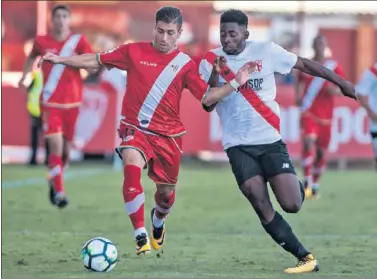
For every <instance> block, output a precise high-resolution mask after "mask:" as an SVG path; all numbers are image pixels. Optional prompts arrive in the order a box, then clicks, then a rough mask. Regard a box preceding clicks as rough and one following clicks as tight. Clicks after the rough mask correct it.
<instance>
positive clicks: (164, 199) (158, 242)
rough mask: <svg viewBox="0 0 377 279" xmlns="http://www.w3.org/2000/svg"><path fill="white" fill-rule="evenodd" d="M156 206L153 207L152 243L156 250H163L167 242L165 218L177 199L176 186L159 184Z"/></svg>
mask: <svg viewBox="0 0 377 279" xmlns="http://www.w3.org/2000/svg"><path fill="white" fill-rule="evenodd" d="M154 197H155V202H156V206H155V208H154V209H152V212H151V219H152V233H151V244H152V248H153V249H154V250H157V251H158V250H161V249H162V247H163V245H164V244H165V242H166V228H165V219H166V217H167V215H168V214H169V213H170V211H171V208H172V207H173V205H174V201H175V188H174V186H173V185H163V184H162V185H161V184H160V185H157V191H156V193H155V196H154Z"/></svg>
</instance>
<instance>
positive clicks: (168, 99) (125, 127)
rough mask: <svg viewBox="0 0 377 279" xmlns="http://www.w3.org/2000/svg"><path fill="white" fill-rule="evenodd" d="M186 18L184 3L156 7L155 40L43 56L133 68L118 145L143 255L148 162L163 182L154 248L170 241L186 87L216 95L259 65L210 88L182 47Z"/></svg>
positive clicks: (224, 92) (230, 88)
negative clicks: (168, 225) (168, 229)
mask: <svg viewBox="0 0 377 279" xmlns="http://www.w3.org/2000/svg"><path fill="white" fill-rule="evenodd" d="M182 21H183V19H182V15H181V11H180V10H179V9H178V8H175V7H163V8H161V9H159V10H158V11H157V12H156V16H155V27H154V30H153V42H142V43H132V44H126V45H122V46H120V47H119V48H116V49H113V50H110V51H107V52H104V53H101V54H84V55H79V56H73V57H68V58H63V57H58V56H56V55H54V54H47V55H45V56H44V57H43V59H44V60H49V61H52V62H53V63H57V64H63V65H69V66H73V67H80V68H94V67H98V66H105V67H108V68H111V67H116V68H119V69H121V70H127V90H126V91H127V92H126V94H125V96H124V99H123V107H122V116H121V123H120V127H119V136H120V138H121V140H122V141H121V144H120V146H119V147H118V148H117V149H116V151H117V152H118V154H119V155H120V156H121V157H122V160H123V164H124V182H123V198H124V202H125V204H126V211H127V212H128V215H129V217H130V219H131V222H132V224H133V227H134V230H135V234H134V235H135V240H136V254H137V255H140V254H146V253H149V252H150V250H151V248H150V244H149V237H148V234H147V231H146V229H145V226H144V200H145V197H144V191H143V187H142V185H141V171H142V169H143V168H146V167H148V169H149V170H148V175H149V177H150V178H151V179H152V180H153V181H154V182H155V183H156V187H157V191H156V193H155V202H156V205H155V208H153V209H152V212H151V217H152V224H153V225H152V233H151V235H150V238H151V244H152V247H153V249H155V250H160V249H161V248H162V246H163V244H164V242H165V222H164V221H165V218H166V216H167V215H168V213H169V212H170V210H171V208H172V206H173V204H174V200H175V188H174V186H175V184H176V183H177V179H178V172H179V165H180V157H181V152H182V151H181V150H182V139H181V136H182V135H183V134H184V133H185V128H184V127H183V125H182V123H181V121H180V117H179V107H180V99H181V94H182V90H183V89H184V88H185V87H187V88H188V89H189V90H190V91H191V93H192V94H193V95H194V96H195V97H196V98H197V99H198V100H202V99H203V97H204V96H205V95H206V93H208V94H207V96H208V98H211V99H213V100H214V101H216V100H217V99H220V98H222V97H224V96H226V95H228V94H230V93H231V92H232V91H234V90H235V88H238V87H239V86H240V84H244V83H245V82H246V81H247V79H248V76H249V74H250V73H251V70H252V69H253V66H252V65H248V64H247V65H245V66H244V67H242V68H241V69H240V71H239V72H238V74H237V75H236V78H235V79H234V80H232V81H231V82H230V83H228V84H226V85H224V86H223V87H221V88H213V89H209V87H208V85H207V84H206V82H205V81H204V80H202V79H201V78H200V75H199V72H198V67H197V65H196V64H195V63H194V62H193V61H192V60H191V59H190V57H189V56H188V55H186V54H184V53H182V52H180V51H179V50H178V49H177V48H176V42H177V40H178V38H179V36H180V35H181V32H182V29H181V28H182ZM42 61H43V60H42ZM254 66H255V65H254Z"/></svg>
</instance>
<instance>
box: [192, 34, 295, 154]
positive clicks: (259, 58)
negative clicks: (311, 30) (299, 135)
mask: <svg viewBox="0 0 377 279" xmlns="http://www.w3.org/2000/svg"><path fill="white" fill-rule="evenodd" d="M208 54H209V56H208V55H206V57H211V56H212V55H213V54H215V55H216V56H224V57H226V59H227V66H228V67H229V68H230V70H231V71H232V72H233V73H234V74H236V73H237V71H238V70H239V69H240V68H241V67H242V66H243V65H244V64H245V63H247V62H250V61H254V62H256V63H257V65H258V70H257V71H256V72H254V73H252V74H251V76H250V79H249V80H248V82H247V85H244V86H241V87H240V89H239V91H234V92H232V93H231V94H230V95H229V96H227V97H225V98H223V99H222V100H220V101H219V102H218V104H217V105H216V111H217V113H218V115H219V117H220V121H221V125H222V144H223V148H224V149H225V150H226V149H228V148H230V147H232V146H237V145H256V144H268V143H273V142H276V141H278V140H279V139H281V136H280V131H279V127H280V109H279V105H278V104H277V103H276V101H275V98H276V84H275V76H274V73H275V72H278V73H281V74H288V73H290V72H291V70H292V68H293V67H294V65H295V64H296V61H297V56H296V55H295V54H293V53H290V52H288V51H286V50H285V49H283V48H282V47H281V46H279V45H277V44H275V43H273V42H254V41H249V42H247V43H246V48H245V50H244V51H243V52H242V53H240V54H238V55H227V54H226V53H224V52H223V50H222V48H221V47H220V48H216V49H213V50H211V51H210V52H209V53H208ZM207 59H208V58H207ZM207 59H206V58H205V59H203V60H202V61H201V63H200V67H199V71H200V73H201V75H202V76H203V78H204V79H205V80H206V81H207V82H208V79H209V77H210V75H211V72H212V68H213V66H212V64H211V63H212V62H213V61H208V60H207ZM228 81H229V80H228ZM219 82H220V85H222V84H224V83H226V81H225V79H224V78H223V77H221V76H220V80H219ZM241 88H243V89H245V90H246V91H247V92H246V91H243V93H242V94H241V91H242V90H241ZM271 119H272V120H271ZM273 122H274V123H275V124H274V123H273ZM276 123H277V124H276Z"/></svg>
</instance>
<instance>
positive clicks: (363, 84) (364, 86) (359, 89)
mask: <svg viewBox="0 0 377 279" xmlns="http://www.w3.org/2000/svg"><path fill="white" fill-rule="evenodd" d="M355 90H356V93H357V94H358V95H361V96H368V97H369V106H370V108H371V109H372V110H373V111H374V112H375V113H377V63H375V64H374V65H373V66H372V67H370V68H369V69H368V70H366V71H365V72H364V74H363V76H362V77H361V79H360V81H359V83H358V84H357V85H356V88H355ZM370 129H371V131H373V132H377V122H373V121H371V123H370Z"/></svg>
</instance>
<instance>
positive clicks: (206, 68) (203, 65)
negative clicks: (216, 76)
mask: <svg viewBox="0 0 377 279" xmlns="http://www.w3.org/2000/svg"><path fill="white" fill-rule="evenodd" d="M212 68H213V66H212V65H211V64H210V63H209V62H208V61H207V59H203V60H202V61H201V62H200V64H199V74H200V75H201V77H202V78H203V79H204V81H205V82H206V83H208V80H209V78H210V77H211V73H212Z"/></svg>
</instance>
